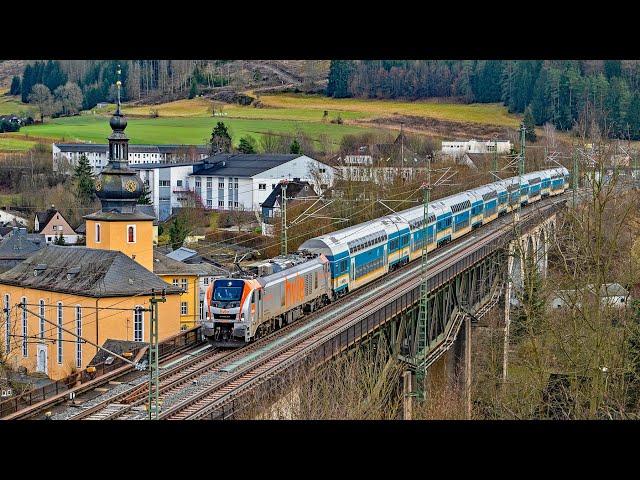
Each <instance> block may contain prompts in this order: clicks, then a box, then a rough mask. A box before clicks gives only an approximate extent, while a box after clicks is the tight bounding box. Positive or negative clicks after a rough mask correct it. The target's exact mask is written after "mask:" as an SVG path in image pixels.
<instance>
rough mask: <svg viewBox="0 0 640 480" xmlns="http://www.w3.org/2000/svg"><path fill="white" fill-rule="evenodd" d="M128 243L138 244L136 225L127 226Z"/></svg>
mask: <svg viewBox="0 0 640 480" xmlns="http://www.w3.org/2000/svg"><path fill="white" fill-rule="evenodd" d="M127 243H136V226H135V225H127Z"/></svg>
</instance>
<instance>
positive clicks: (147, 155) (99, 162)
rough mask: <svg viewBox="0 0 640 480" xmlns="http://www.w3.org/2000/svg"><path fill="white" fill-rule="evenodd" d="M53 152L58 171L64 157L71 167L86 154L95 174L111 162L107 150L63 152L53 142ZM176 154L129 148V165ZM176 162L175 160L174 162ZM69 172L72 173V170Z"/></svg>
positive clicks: (146, 162)
mask: <svg viewBox="0 0 640 480" xmlns="http://www.w3.org/2000/svg"><path fill="white" fill-rule="evenodd" d="M51 149H52V152H53V171H54V172H57V171H58V167H59V165H58V164H59V162H60V161H61V160H62V159H63V158H64V159H66V160H67V161H69V162H70V167H69V168H70V169H72V168H73V167H74V166H75V165H77V163H78V160H80V157H81V156H82V155H83V154H84V155H86V157H87V160H89V164H90V165H91V168H92V171H93V174H94V175H98V174H99V173H100V172H101V171H102V170H103V169H104V167H106V166H107V163H108V162H109V151H108V150H106V151H105V152H103V153H95V152H61V151H60V147H58V146H57V145H56V144H55V143H54V144H52V147H51ZM208 156H209V155H208V154H199V159H200V160H203V159H205V158H207V157H208ZM174 157H175V155H171V154H165V153H158V152H135V153H133V152H131V149H129V166H130V167H132V168H133V167H135V166H136V165H144V164H148V163H167V162H169V161H172V160H173V159H174ZM174 163H175V162H174ZM67 173H71V171H70V170H68V171H67Z"/></svg>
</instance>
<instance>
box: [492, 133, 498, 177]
mask: <svg viewBox="0 0 640 480" xmlns="http://www.w3.org/2000/svg"><path fill="white" fill-rule="evenodd" d="M491 170H492V171H493V172H497V171H498V140H496V137H493V165H492V166H491Z"/></svg>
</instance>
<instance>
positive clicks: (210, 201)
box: [207, 198, 213, 208]
mask: <svg viewBox="0 0 640 480" xmlns="http://www.w3.org/2000/svg"><path fill="white" fill-rule="evenodd" d="M212 207H213V200H211V199H210V198H208V199H207V208H212Z"/></svg>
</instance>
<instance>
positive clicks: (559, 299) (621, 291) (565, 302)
mask: <svg viewBox="0 0 640 480" xmlns="http://www.w3.org/2000/svg"><path fill="white" fill-rule="evenodd" d="M596 290H597V289H596V288H595V286H594V285H587V286H586V287H585V288H584V289H582V290H579V291H576V290H559V291H558V292H556V294H555V295H553V296H552V297H551V299H550V302H549V307H550V308H552V309H558V308H571V306H575V307H577V308H580V307H581V306H582V302H581V301H580V299H581V298H584V297H585V295H589V296H592V297H595V296H596ZM599 296H600V305H602V306H603V307H607V306H608V307H611V308H625V307H627V306H628V304H629V291H628V290H627V289H626V288H624V287H623V286H622V285H620V284H619V283H604V284H602V285H601V286H600V292H599Z"/></svg>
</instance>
